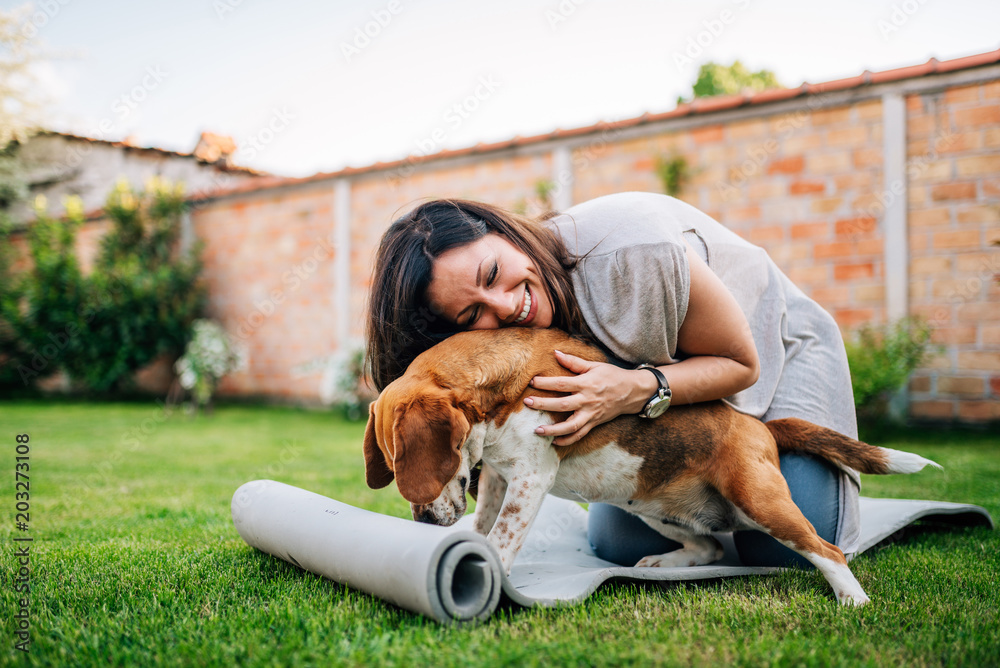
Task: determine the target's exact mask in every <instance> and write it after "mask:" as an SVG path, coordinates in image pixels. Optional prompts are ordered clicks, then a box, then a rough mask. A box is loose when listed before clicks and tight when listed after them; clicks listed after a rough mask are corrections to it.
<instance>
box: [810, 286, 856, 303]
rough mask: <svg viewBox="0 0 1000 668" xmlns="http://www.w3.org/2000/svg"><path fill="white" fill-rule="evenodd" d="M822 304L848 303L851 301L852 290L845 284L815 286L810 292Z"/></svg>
mask: <svg viewBox="0 0 1000 668" xmlns="http://www.w3.org/2000/svg"><path fill="white" fill-rule="evenodd" d="M809 296H810V297H812V298H813V299H814V300H816V301H818V302H819V303H820V304H848V303H850V301H851V290H850V288H848V287H845V286H834V287H829V286H828V287H822V288H814V289H813V290H811V291H810V294H809Z"/></svg>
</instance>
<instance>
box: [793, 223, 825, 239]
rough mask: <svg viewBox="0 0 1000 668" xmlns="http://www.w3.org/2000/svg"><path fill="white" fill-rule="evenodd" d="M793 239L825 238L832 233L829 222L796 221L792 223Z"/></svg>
mask: <svg viewBox="0 0 1000 668" xmlns="http://www.w3.org/2000/svg"><path fill="white" fill-rule="evenodd" d="M791 231H792V238H793V239H814V238H820V239H822V238H825V237H826V236H827V235H829V233H830V226H829V224H827V223H794V224H793V225H792V230H791Z"/></svg>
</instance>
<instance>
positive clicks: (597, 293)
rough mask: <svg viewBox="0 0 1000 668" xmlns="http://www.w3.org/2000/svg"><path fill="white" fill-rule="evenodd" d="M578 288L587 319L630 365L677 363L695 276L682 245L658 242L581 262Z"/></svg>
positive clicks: (575, 281) (576, 276)
mask: <svg viewBox="0 0 1000 668" xmlns="http://www.w3.org/2000/svg"><path fill="white" fill-rule="evenodd" d="M573 289H574V292H575V293H576V296H577V300H578V301H579V303H580V308H581V310H582V311H583V316H584V319H585V320H586V321H587V325H588V326H589V327H590V329H591V331H592V332H593V333H594V335H595V336H596V337H597V338H598V339H599V340H600V341H601V343H603V344H604V346H605V347H606V348H608V350H609V351H610V352H611V353H612V354H613V355H615V356H616V357H619V358H620V359H622V360H624V361H626V362H633V363H640V362H647V363H650V364H657V365H661V364H670V363H672V362H675V361H676V359H675V356H676V353H677V333H678V331H679V330H680V326H681V323H683V322H684V317H685V315H686V314H687V308H688V297H689V295H690V292H691V276H690V268H689V266H688V259H687V254H686V249H685V247H684V245H683V243H677V242H670V241H664V242H658V243H651V244H638V245H633V246H627V247H624V248H619V249H617V250H615V251H613V252H609V253H606V254H600V255H589V256H585V257H584V258H582V259H581V260H580V261H579V263H578V265H577V268H576V269H575V270H574V276H573Z"/></svg>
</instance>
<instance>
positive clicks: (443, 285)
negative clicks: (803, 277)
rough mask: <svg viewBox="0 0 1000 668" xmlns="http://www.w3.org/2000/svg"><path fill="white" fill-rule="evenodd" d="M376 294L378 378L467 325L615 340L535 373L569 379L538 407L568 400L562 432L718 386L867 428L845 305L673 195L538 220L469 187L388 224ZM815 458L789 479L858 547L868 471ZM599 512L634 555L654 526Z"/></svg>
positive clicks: (605, 536)
mask: <svg viewBox="0 0 1000 668" xmlns="http://www.w3.org/2000/svg"><path fill="white" fill-rule="evenodd" d="M369 299H370V301H369V319H368V323H367V336H368V361H369V363H370V368H371V370H372V375H373V379H374V381H375V384H376V386H377V387H378V389H379V390H381V389H383V388H384V387H385V386H386V385H388V384H389V383H390V382H392V381H393V380H394V379H396V378H397V377H399V376H400V375H402V374H403V372H404V371H405V370H406V367H407V366H408V365H409V364H410V362H412V361H413V359H414V358H415V357H416V356H417V355H419V354H420V353H421V352H423V351H424V350H427V349H428V348H430V347H431V346H432V345H434V344H435V343H436V342H438V341H440V340H442V339H444V338H445V337H447V336H449V335H451V334H453V333H455V332H458V331H462V330H466V329H495V328H500V327H543V328H544V327H557V328H560V329H564V330H567V331H569V332H570V333H572V334H576V335H579V336H582V337H584V338H587V339H589V340H591V341H592V342H594V343H596V344H598V345H599V346H601V347H602V348H603V349H604V351H605V352H606V353H607V355H608V358H609V360H611V362H610V363H601V362H591V361H586V360H583V359H580V358H577V357H574V356H572V355H566V354H562V353H560V352H558V351H556V359H557V360H558V362H559V364H560V365H562V366H563V367H564V368H566V369H568V370H569V371H570V372H572V375H566V376H558V377H541V376H539V377H536V378H534V379H533V381H532V387H534V388H536V389H539V390H550V391H553V392H555V393H559V394H557V395H554V396H546V397H542V396H531V397H526V398H525V400H524V401H525V403H526V404H528V405H529V406H531V407H532V408H534V409H536V410H540V411H550V412H560V413H564V414H568V415H569V417H567V418H566V419H565V420H564V421H562V422H558V423H555V424H549V425H542V426H539V427H538V428H537V429H536V433H537V434H539V435H540V436H543V437H551V438H552V443H553V444H554V445H556V446H562V445H569V444H572V443H574V442H576V441H578V440H580V439H581V438H584V437H586V435H587V434H588V433H589V432H590V431H591V430H592V429H593V428H594V427H596V426H598V425H600V424H603V423H605V422H608V421H610V420H612V419H614V418H616V417H618V416H619V415H625V414H633V415H634V414H638V415H640V416H642V417H645V418H650V419H655V418H656V417H657V416H659V415H661V414H662V413H663V412H664V411H665V410H667V408H668V407H669V405H670V403H671V402H673V403H674V404H688V403H694V402H702V401H712V400H718V399H724V400H725V401H726V402H727V403H729V404H730V405H732V406H733V407H735V408H736V409H737V410H739V411H741V412H743V413H748V414H750V415H753V416H754V417H757V418H759V419H761V420H763V421H769V420H774V419H779V418H784V417H797V418H802V419H805V420H808V421H810V422H813V423H815V424H818V425H822V426H825V427H828V428H830V429H833V430H835V431H838V432H840V433H842V434H845V435H847V436H850V437H852V438H856V436H857V425H856V419H855V414H854V402H853V397H852V394H851V382H850V374H849V371H848V366H847V356H846V353H845V352H844V345H843V340H842V338H841V336H840V331H839V329H838V327H837V324H836V322H834V320H833V318H832V317H831V316H830V315H829V314H828V313H826V312H825V311H824V310H823V309H822V308H821V307H820V306H819V305H818V304H817V303H816V302H814V301H813V300H811V299H809V298H808V297H807V296H806V295H805V294H804V293H802V291H801V290H799V289H798V288H797V287H796V286H795V285H794V284H792V282H791V281H790V280H789V279H788V277H787V276H785V275H784V274H783V273H782V272H781V271H780V270H779V269H778V267H777V265H775V264H774V262H773V261H772V260H771V258H769V257H768V256H767V253H766V252H764V250H763V249H761V248H759V247H757V246H754V245H753V244H750V243H748V242H747V241H745V240H743V239H741V238H740V237H738V236H737V235H735V234H734V233H732V232H731V231H730V230H728V229H726V228H725V227H724V226H723V225H721V224H719V223H718V222H717V221H715V220H713V219H712V218H710V217H709V216H707V215H705V214H704V213H702V212H701V211H699V210H697V209H695V208H694V207H692V206H690V205H688V204H685V203H684V202H681V201H680V200H677V199H674V198H672V197H668V196H665V195H658V194H653V193H639V192H630V193H619V194H615V195H607V196H604V197H599V198H597V199H594V200H590V201H588V202H583V203H581V204H578V205H576V206H574V207H572V208H570V209H568V210H567V211H565V212H563V213H552V214H548V215H546V216H543V217H541V218H539V219H537V220H533V219H528V218H525V217H523V216H518V215H516V214H513V213H510V212H507V211H504V210H503V209H500V208H498V207H494V206H491V205H488V204H483V203H479V202H473V201H469V200H459V199H446V200H432V201H429V202H426V203H424V204H421V205H419V206H417V207H416V208H415V209H413V210H412V211H410V212H409V213H407V214H405V215H403V216H402V217H400V218H399V219H397V220H396V221H395V222H393V224H392V225H391V226H390V228H389V229H388V231H387V232H386V233H385V235H384V237H383V239H382V242H381V245H380V247H379V251H378V255H377V258H376V264H375V268H374V278H373V284H372V291H371V294H370V298H369ZM806 459H807V458H806ZM792 468H795V467H792ZM799 470H802V471H804V472H803V473H799V474H796V477H797V480H796V481H790V482H792V483H793V484H792V487H793V494H794V490H795V487H796V485H800V486H802V487H803V488H804V489H805V496H806V497H807V498H809V499H810V504H806V505H811V507H812V510H811V511H809V512H807V513H806V516H807V518H808V519H809V520H810V521H811V522H812V523H813V524H814V525H815V526H816V527H817V529H818V530H819V531H820V534H821V535H822V536H823V537H824V538H825V539H827V540H829V541H831V542H835V543H836V544H837V545H838V546H840V547H841V548H842V549H843V550H844V551H845V552H847V553H850V552H852V551H853V549H854V548H855V544H856V542H857V536H858V530H859V524H858V516H857V496H858V486H859V483H858V475H857V473H856V472H854V471H834V470H827V469H826V468H824V467H823V465H821V464H819V463H817V462H812V461H808V462H806V463H805V466H804V469H799ZM596 505H598V504H595V506H596ZM594 510H597V512H592V513H591V525H592V527H591V528H592V529H594V524H595V518H599V519H598V522H599V524H600V527H599V528H604V529H606V528H608V527H612V528H614V531H611V532H608V531H601V530H598V531H593V532H592V538H593V540H594V541H595V548H596V549H597V551H598V554H602V552H603V554H604V555H605V556H606V558H608V559H609V560H611V561H617V560H619V559H616V558H615V557H614V556H612V555H613V554H627V550H626V551H625V552H621V551H618V552H616V550H617V548H618V547H619V546H621V545H623V544H627V543H628V542H629V541H630V540H631V537H632V536H635V535H637V534H638V533H639V532H641V531H643V530H644V529H643V527H627V528H626V529H625V530H624V532H623V531H621V529H623V528H624V527H626V523H625V522H626V520H625V517H629V516H625V517H616V516H614V515H613V513H614V512H616V511H617V509H613V508H612V509H610V510H609V512H612V516H610V517H609V516H607V515H606V514H605V513H603V512H601V511H600V509H599V508H592V511H594ZM617 512H621V511H617ZM621 515H625V513H623V512H621ZM633 519H634V518H633ZM738 544H739V541H738ZM754 550H756V551H759V552H767V550H766V549H764V548H761V547H759V546H757V547H754ZM661 551H665V550H661ZM620 558H621V559H624V560H626V561H627V557H624V556H622V557H620ZM764 561H765V562H766V561H767V560H766V559H765V560H764ZM633 563H634V562H633ZM758 563H759V562H758ZM628 565H631V564H628ZM763 565H767V564H763Z"/></svg>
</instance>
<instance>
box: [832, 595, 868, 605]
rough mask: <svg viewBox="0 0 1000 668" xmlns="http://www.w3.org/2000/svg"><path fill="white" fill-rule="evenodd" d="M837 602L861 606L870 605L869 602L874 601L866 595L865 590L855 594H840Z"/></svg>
mask: <svg viewBox="0 0 1000 668" xmlns="http://www.w3.org/2000/svg"><path fill="white" fill-rule="evenodd" d="M837 602H838V603H840V604H841V605H846V606H850V607H853V608H860V607H861V606H863V605H868V604H869V603H871V602H872V600H871V599H870V598H868V596H866V595H865V593H864V592H862V593H861V594H860V595H859V594H854V595H853V596H852V595H850V594H838V595H837Z"/></svg>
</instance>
